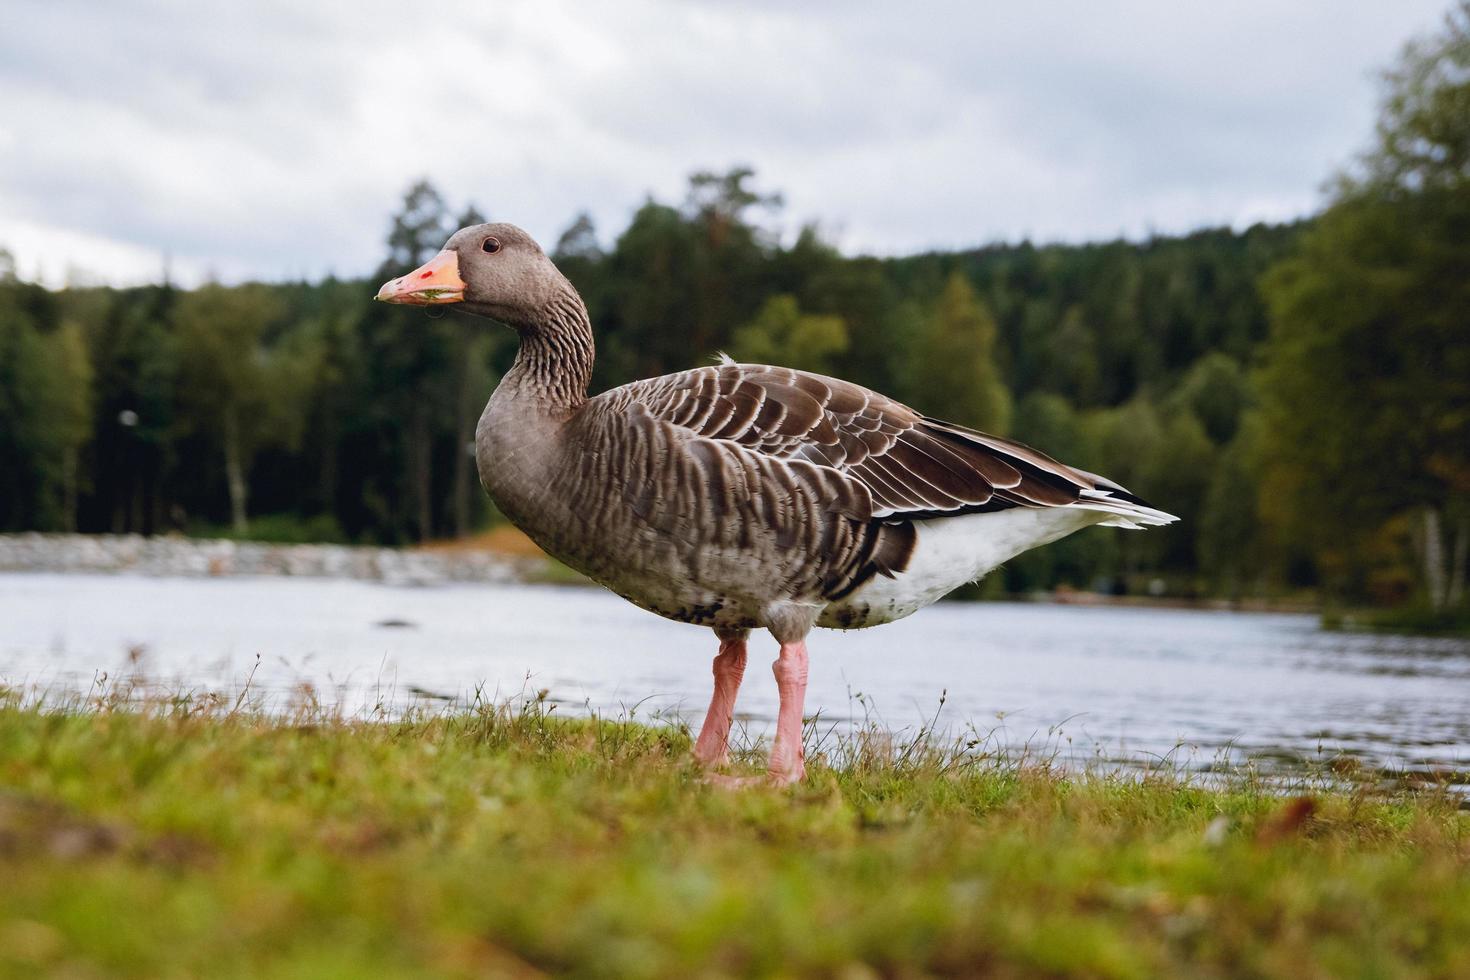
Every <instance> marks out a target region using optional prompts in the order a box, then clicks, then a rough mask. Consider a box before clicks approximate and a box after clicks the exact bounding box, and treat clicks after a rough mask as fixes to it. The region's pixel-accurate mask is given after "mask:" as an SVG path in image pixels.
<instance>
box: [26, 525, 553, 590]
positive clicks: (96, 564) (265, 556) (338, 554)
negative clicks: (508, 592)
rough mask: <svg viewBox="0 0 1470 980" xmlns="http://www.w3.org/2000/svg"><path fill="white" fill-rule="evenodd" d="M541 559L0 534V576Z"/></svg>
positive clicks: (409, 575) (508, 573) (415, 571)
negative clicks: (14, 573) (20, 573)
mask: <svg viewBox="0 0 1470 980" xmlns="http://www.w3.org/2000/svg"><path fill="white" fill-rule="evenodd" d="M541 564H542V563H541V562H540V561H538V560H537V559H533V558H520V557H515V556H510V555H501V554H496V553H494V552H489V551H472V550H453V551H418V550H405V549H397V548H369V547H356V546H349V545H334V544H269V543H266V542H260V541H225V540H212V539H195V538H185V537H181V536H159V537H151V538H145V537H142V536H140V535H136V534H121V535H113V534H99V535H91V534H0V572H127V573H130V574H135V575H159V576H182V577H187V578H198V577H209V576H225V575H301V576H312V577H318V578H350V579H365V580H370V581H377V582H386V583H389V584H392V585H437V584H442V583H445V582H496V583H506V582H520V581H525V580H527V579H528V578H530V577H533V576H534V575H535V573H536V572H537V571H538V570H539V568H540V566H541Z"/></svg>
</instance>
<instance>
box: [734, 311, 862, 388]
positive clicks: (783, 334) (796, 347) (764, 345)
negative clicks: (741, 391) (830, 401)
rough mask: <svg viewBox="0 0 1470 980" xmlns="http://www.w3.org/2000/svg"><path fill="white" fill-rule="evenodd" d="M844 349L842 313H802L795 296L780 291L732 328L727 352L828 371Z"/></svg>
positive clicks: (750, 360) (746, 358) (743, 357)
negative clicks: (747, 319) (748, 318)
mask: <svg viewBox="0 0 1470 980" xmlns="http://www.w3.org/2000/svg"><path fill="white" fill-rule="evenodd" d="M846 350H847V325H846V324H844V323H843V322H842V317H840V316H832V315H830V314H811V313H802V311H801V308H800V307H799V306H798V305H797V302H796V297H795V296H791V295H789V294H786V293H782V294H779V295H776V296H772V297H771V298H770V299H768V300H766V305H765V306H762V307H761V310H760V312H759V313H758V314H756V318H755V319H754V320H752V321H751V322H749V323H747V324H746V325H745V326H743V327H741V328H740V329H738V330H736V331H735V342H734V344H733V345H732V346H731V350H730V355H731V356H732V357H734V358H735V359H736V360H737V361H744V362H748V363H755V364H779V365H781V366H783V367H793V368H797V369H799V370H802V371H814V372H816V373H818V374H831V373H832V372H833V370H834V369H835V368H834V365H835V359H836V358H837V357H838V356H839V355H841V354H842V353H843V352H844V351H846Z"/></svg>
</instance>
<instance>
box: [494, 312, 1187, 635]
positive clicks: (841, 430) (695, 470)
mask: <svg viewBox="0 0 1470 980" xmlns="http://www.w3.org/2000/svg"><path fill="white" fill-rule="evenodd" d="M568 290H570V287H569V286H568ZM574 300H575V302H573V301H574ZM542 319H543V323H542V325H540V326H536V327H534V328H528V329H524V330H522V342H521V352H520V355H519V357H518V359H517V363H516V366H515V367H514V368H513V369H512V371H511V372H510V374H508V375H507V377H506V378H505V380H504V381H503V382H502V384H501V385H500V387H499V388H497V390H496V393H495V395H494V396H493V397H492V398H491V402H490V404H489V405H488V406H487V407H486V412H485V415H484V417H483V418H482V419H481V425H480V429H479V432H478V451H477V458H478V459H479V462H480V470H481V476H482V481H483V482H484V484H485V486H486V489H487V490H489V491H490V493H491V495H492V496H493V497H494V498H495V499H496V500H497V503H499V504H500V506H501V508H502V510H504V511H505V512H506V513H507V514H508V515H509V516H510V517H511V519H512V520H513V521H514V522H515V523H517V524H518V525H519V526H521V527H522V528H523V529H524V530H526V531H527V532H528V533H529V534H530V536H531V537H532V538H533V539H535V540H536V541H537V542H538V543H539V544H541V546H542V547H543V548H545V549H546V550H547V551H548V552H550V553H551V554H553V555H555V556H556V557H558V558H560V559H562V560H563V561H565V562H567V563H568V564H570V565H572V566H573V567H575V568H578V569H580V570H581V571H583V572H585V573H586V574H588V575H589V576H591V577H592V578H594V579H595V580H597V581H599V582H602V583H603V584H605V585H607V586H608V587H610V588H612V589H613V590H614V591H616V592H618V593H619V594H621V595H623V596H624V597H626V598H628V599H630V600H631V601H633V602H635V603H637V604H638V605H641V606H643V607H644V608H647V609H651V610H652V611H654V612H657V613H659V614H661V615H664V616H667V617H669V618H673V619H678V620H681V621H685V622H694V623H702V624H706V625H711V626H715V627H716V628H726V629H736V628H750V627H754V626H770V625H771V620H772V618H773V616H775V615H776V612H773V610H777V609H778V607H779V609H782V610H788V611H789V610H790V609H792V608H797V609H804V610H809V611H810V615H809V617H808V620H807V621H806V626H805V628H809V627H810V624H811V622H815V621H816V620H817V618H818V617H819V616H821V615H822V611H823V609H824V608H826V607H827V606H829V605H833V606H834V607H836V606H842V604H843V603H844V602H845V601H846V600H848V598H849V597H851V596H852V595H853V594H854V592H856V591H858V590H859V589H861V588H862V587H863V586H864V585H865V584H866V583H869V582H870V581H872V580H874V579H876V578H882V579H893V578H895V577H897V576H901V575H902V574H903V573H904V572H905V570H906V569H908V567H909V565H910V562H911V561H912V560H913V558H914V555H915V549H916V546H917V542H918V538H919V534H918V528H919V527H928V526H931V525H938V524H941V523H945V522H947V521H948V519H950V518H957V517H960V516H962V515H970V514H981V513H990V512H996V511H1004V510H1009V509H1015V508H1030V509H1047V508H1068V509H1071V508H1076V507H1080V508H1085V509H1087V510H1089V511H1095V512H1097V513H1096V515H1095V517H1092V518H1089V519H1087V520H1084V521H1082V522H1078V523H1076V526H1079V527H1080V526H1084V524H1085V523H1099V522H1101V523H1120V524H1122V525H1123V526H1137V523H1165V522H1167V520H1169V519H1172V518H1170V517H1169V515H1164V514H1162V513H1161V512H1158V511H1154V510H1152V509H1151V508H1149V507H1148V506H1147V505H1146V504H1143V502H1142V501H1139V500H1138V499H1137V498H1136V497H1133V496H1132V495H1131V494H1128V493H1127V492H1126V491H1124V490H1123V489H1122V488H1121V487H1118V486H1117V485H1116V484H1111V483H1109V482H1107V481H1105V480H1102V479H1101V478H1099V477H1096V476H1094V475H1092V474H1089V473H1085V472H1083V471H1080V470H1077V469H1074V468H1072V467H1068V466H1066V465H1064V464H1062V463H1059V462H1057V461H1056V460H1053V459H1051V458H1050V457H1048V456H1046V455H1044V454H1042V453H1040V452H1037V451H1036V450H1034V449H1031V448H1029V447H1026V446H1023V445H1021V444H1019V443H1015V442H1011V441H1009V440H1005V439H1000V438H998V437H995V436H990V435H986V434H984V433H980V432H976V431H973V430H970V429H966V428H963V427H960V426H956V425H951V424H949V423H945V422H941V421H938V420H935V419H930V418H927V417H925V416H923V415H920V414H919V413H917V412H915V411H914V410H912V409H910V408H908V407H907V406H905V405H902V404H900V403H899V402H896V401H894V400H893V399H890V398H887V397H886V396H883V395H881V394H879V393H877V392H874V391H871V390H869V389H866V388H863V387H861V386H859V385H855V384H852V383H851V382H847V381H842V380H840V379H837V378H829V377H824V376H821V375H816V374H810V373H806V372H802V371H796V370H792V369H788V368H779V367H769V366H765V365H753V364H736V363H733V362H730V361H728V359H727V360H725V362H724V363H721V364H718V365H712V366H709V367H702V368H696V369H693V370H689V371H684V372H681V373H678V374H672V375H666V376H664V377H659V378H653V379H649V380H646V381H639V382H634V383H632V384H629V385H624V386H622V387H620V388H615V389H613V390H611V391H608V392H605V393H603V394H601V395H598V396H596V397H594V398H591V399H586V398H585V397H583V396H582V395H581V391H583V390H585V384H586V378H587V377H588V375H589V374H590V368H591V363H592V340H591V329H590V325H588V323H587V321H586V314H585V311H584V310H583V308H582V307H581V303H580V300H578V299H576V298H575V293H570V295H569V296H568V297H563V298H562V299H560V300H558V302H557V303H555V304H553V307H552V308H549V309H548V310H547V312H546V315H545V316H544V317H543V318H542ZM568 379H571V382H570V383H569V382H568ZM1069 519H1070V518H1069ZM1136 522H1137V523H1136ZM1068 528H1069V529H1075V528H1073V526H1072V525H1071V524H1068ZM977 574H978V573H977ZM962 582H963V580H961V581H955V582H953V584H951V585H949V586H948V588H953V587H956V586H958V585H960V584H962ZM947 590H948V589H947V588H946V589H944V590H943V591H947ZM890 591H891V590H890ZM926 601H932V600H926ZM895 608H897V606H895ZM907 611H912V610H905V611H903V612H899V613H896V614H895V615H902V614H906V612H907ZM783 615H784V613H783ZM864 615H866V614H864ZM798 618H800V617H798ZM858 620H863V617H862V616H859V615H858V614H856V613H854V614H851V615H849V616H848V619H847V620H846V621H843V620H839V621H838V622H837V624H838V625H867V624H868V623H867V622H866V621H865V620H863V621H858ZM878 621H885V620H884V619H881V618H880V619H879V620H878Z"/></svg>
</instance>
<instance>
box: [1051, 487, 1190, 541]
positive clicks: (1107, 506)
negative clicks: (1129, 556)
mask: <svg viewBox="0 0 1470 980" xmlns="http://www.w3.org/2000/svg"><path fill="white" fill-rule="evenodd" d="M1081 496H1082V499H1081V500H1080V501H1078V502H1077V503H1075V504H1073V505H1072V506H1073V507H1079V508H1082V509H1083V510H1096V511H1101V512H1102V513H1104V514H1113V515H1116V516H1113V517H1110V518H1108V519H1107V520H1105V521H1098V525H1099V526H1100V527H1122V528H1127V529H1128V530H1130V531H1142V530H1143V529H1144V528H1145V527H1163V526H1164V525H1166V524H1173V523H1174V522H1175V521H1177V520H1179V518H1177V517H1175V516H1174V515H1173V514H1169V513H1166V512H1165V511H1162V510H1155V509H1154V508H1152V507H1145V506H1144V505H1143V504H1135V503H1133V502H1132V501H1129V500H1122V499H1120V498H1118V497H1114V496H1113V495H1112V493H1111V492H1109V491H1107V490H1083V491H1082V494H1081Z"/></svg>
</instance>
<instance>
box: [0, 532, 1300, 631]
mask: <svg viewBox="0 0 1470 980" xmlns="http://www.w3.org/2000/svg"><path fill="white" fill-rule="evenodd" d="M8 572H16V573H26V572H35V573H62V574H64V573H69V572H82V573H101V574H118V573H131V574H138V575H145V576H150V577H160V578H167V577H179V578H227V577H233V576H247V575H251V576H254V575H266V576H283V577H305V578H328V579H331V578H338V579H351V580H357V581H376V582H383V583H386V584H390V585H424V586H429V585H438V584H445V583H450V582H470V583H474V582H479V583H486V584H492V585H507V584H526V585H540V584H554V585H572V584H586V585H591V584H593V583H591V582H589V581H588V580H586V579H585V578H583V577H582V576H581V575H579V574H578V573H577V572H575V571H572V570H571V569H569V568H566V567H565V566H563V565H561V564H560V563H558V562H556V561H554V560H553V559H551V558H548V557H547V556H546V555H544V554H542V553H541V552H540V551H539V549H536V547H535V545H533V544H531V542H530V541H529V539H525V538H524V536H522V535H520V533H519V532H515V531H513V529H511V528H509V527H499V528H496V529H494V530H492V531H491V532H488V533H485V534H482V535H478V536H476V537H472V538H468V539H464V540H448V541H444V540H438V541H431V542H427V543H425V544H422V545H415V546H410V547H405V548H390V547H382V546H376V545H344V544H322V543H310V544H284V543H275V542H268V541H236V540H233V539H229V538H191V537H186V536H184V535H181V534H167V535H154V536H151V537H144V536H143V535H139V534H59V533H43V532H37V531H28V532H22V533H18V534H0V574H4V573H8ZM954 601H981V602H985V601H1001V602H1027V603H1037V604H1052V605H1067V606H1108V607H1120V608H1139V609H1181V610H1198V611H1206V612H1242V613H1268V614H1299V615H1321V613H1322V611H1323V610H1322V608H1321V606H1320V605H1318V604H1317V603H1314V602H1306V601H1300V600H1278V599H1238V600H1235V599H1215V598H1185V597H1157V596H1130V595H1124V596H1119V595H1109V594H1106V593H1101V592H1087V591H1082V590H1076V589H1066V588H1062V589H1057V590H1055V591H1052V592H1031V593H1003V594H1000V595H997V596H995V597H994V598H993V599H991V598H989V597H987V598H986V599H980V600H954Z"/></svg>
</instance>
